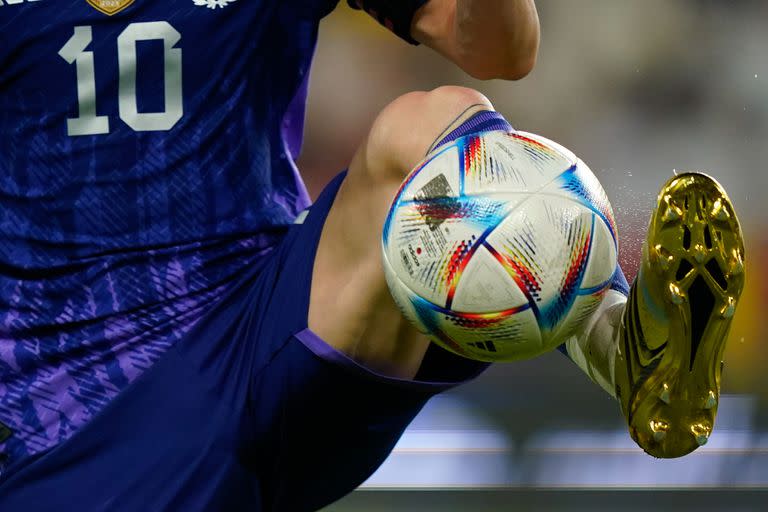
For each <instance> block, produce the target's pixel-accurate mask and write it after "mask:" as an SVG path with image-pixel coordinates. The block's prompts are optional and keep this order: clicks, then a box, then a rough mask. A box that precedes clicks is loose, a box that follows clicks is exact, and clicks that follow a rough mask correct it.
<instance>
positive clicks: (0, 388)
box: [0, 0, 337, 468]
mask: <svg viewBox="0 0 768 512" xmlns="http://www.w3.org/2000/svg"><path fill="white" fill-rule="evenodd" d="M336 2H337V0H294V1H283V0H280V1H278V0H162V1H158V0H155V1H153V0H26V1H25V0H0V453H3V454H4V457H5V460H0V467H1V466H4V467H6V468H7V467H13V466H14V465H18V464H22V463H23V462H24V461H25V459H27V458H30V457H32V456H34V455H35V454H37V453H41V452H43V451H45V450H46V449H49V448H51V447H54V446H57V445H59V444H60V443H62V442H63V441H65V440H67V439H69V438H70V437H71V436H72V435H73V434H74V433H76V432H77V431H79V430H80V429H82V427H83V426H84V425H86V424H87V423H88V422H89V421H91V419H92V418H94V417H95V416H96V415H97V414H98V413H99V412H100V411H102V410H103V409H104V408H105V406H106V405H107V404H109V403H110V402H111V401H112V400H113V399H114V398H115V397H116V396H117V395H118V394H119V393H120V392H121V390H123V389H125V388H126V387H127V386H128V385H129V384H130V383H132V382H134V381H135V380H136V379H137V378H138V377H139V376H140V375H142V373H144V372H146V371H147V370H148V369H149V368H151V367H152V366H153V365H154V363H155V362H156V361H157V360H158V359H159V358H160V356H161V355H163V354H164V353H166V352H167V350H168V349H169V347H171V346H173V345H174V343H175V342H176V340H178V339H180V338H181V337H183V336H184V335H185V333H187V332H188V331H189V330H190V329H192V328H193V326H194V325H195V323H196V322H197V321H198V320H199V318H200V317H201V316H202V315H203V312H204V311H205V310H206V307H207V305H209V304H211V303H213V302H215V301H217V300H218V299H219V298H220V297H222V296H223V295H224V294H225V293H227V291H228V290H229V288H230V287H231V284H232V283H233V282H234V281H236V279H237V277H238V276H239V275H240V274H242V272H243V270H244V269H246V268H249V267H251V266H252V265H254V264H256V263H257V262H258V261H259V260H260V259H261V258H262V257H263V256H264V254H266V253H268V252H269V251H270V249H271V247H272V246H273V245H274V243H275V239H276V237H278V236H279V235H280V234H281V233H282V232H283V231H284V230H285V227H286V225H287V224H289V223H291V222H292V220H293V219H294V217H295V216H296V214H297V212H299V211H300V210H302V209H304V208H305V207H306V206H307V204H308V202H309V201H308V197H307V194H306V191H305V189H304V186H303V184H302V182H301V180H300V178H299V176H298V174H297V171H296V168H295V166H294V164H293V158H294V156H295V155H296V153H297V151H298V149H299V145H300V141H301V131H302V123H303V115H304V112H303V109H304V102H305V96H306V84H307V76H308V71H309V65H310V60H311V56H312V52H313V50H314V45H315V41H316V35H317V27H318V22H319V20H320V18H321V17H323V16H324V15H325V14H327V13H328V12H330V11H331V10H332V9H333V7H334V6H335V4H336Z"/></svg>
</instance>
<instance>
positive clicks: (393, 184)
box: [309, 86, 493, 378]
mask: <svg viewBox="0 0 768 512" xmlns="http://www.w3.org/2000/svg"><path fill="white" fill-rule="evenodd" d="M492 108H493V107H492V106H491V104H490V102H489V101H488V100H487V99H486V98H485V97H484V96H483V95H482V94H480V93H478V92H477V91H474V90H472V89H467V88H463V87H450V86H449V87H440V88H438V89H435V90H433V91H430V92H413V93H409V94H406V95H404V96H401V97H399V98H398V99H396V100H395V101H393V102H392V103H391V104H389V105H388V106H387V107H386V108H385V109H384V110H383V111H382V112H381V113H380V114H379V116H378V117H377V119H376V120H375V122H374V124H373V126H372V128H371V130H370V132H369V134H368V136H367V137H366V139H365V141H364V142H363V143H362V144H361V146H360V147H359V148H358V150H357V152H356V153H355V155H354V157H353V159H352V162H351V164H350V166H349V170H348V174H347V176H346V178H345V181H344V183H343V185H342V187H341V189H340V190H339V193H338V195H337V197H336V200H335V202H334V205H333V207H332V209H331V211H330V213H329V215H328V218H327V220H326V223H325V226H324V228H323V233H322V237H321V240H320V244H319V247H318V251H317V255H316V258H315V263H314V270H313V280H312V293H311V302H310V312H309V327H310V328H311V329H312V330H313V331H314V332H316V333H317V334H318V335H319V336H320V337H322V338H323V339H324V340H325V341H326V342H327V343H329V344H330V345H332V346H333V347H334V348H336V349H337V350H340V351H341V352H343V353H345V354H347V355H348V356H350V357H352V358H354V359H355V360H356V361H357V362H359V363H362V364H364V365H365V366H367V367H368V368H370V369H372V370H374V371H378V372H381V373H384V374H386V375H389V376H395V377H404V378H412V377H413V376H414V375H415V374H416V372H417V370H418V369H419V366H420V364H421V360H422V358H423V356H424V353H425V352H426V349H427V347H428V345H429V341H428V340H427V339H426V337H424V336H423V335H421V334H419V333H418V332H417V331H416V330H415V329H414V328H413V327H412V326H411V325H410V324H408V322H407V321H406V320H405V319H404V318H403V317H402V315H401V313H400V311H399V309H398V308H397V306H396V305H395V303H394V301H393V300H392V297H391V295H390V293H389V290H388V288H387V284H386V282H385V279H384V272H383V268H382V264H381V232H382V226H383V224H384V219H385V217H386V214H387V211H388V210H389V207H390V205H391V202H392V198H393V197H394V196H395V194H396V192H397V190H398V188H399V187H400V185H401V183H402V181H403V178H404V177H405V176H406V175H407V174H408V172H410V170H411V169H412V168H413V167H415V166H416V164H418V163H419V161H421V160H422V159H423V158H424V157H425V156H426V155H427V154H428V153H429V152H430V150H431V149H432V148H433V147H434V146H435V145H436V144H438V143H439V142H440V141H441V140H442V139H443V138H444V137H445V136H446V135H449V134H450V133H451V132H452V131H454V130H455V129H456V128H457V127H460V126H461V125H462V123H464V122H465V121H466V120H467V119H470V118H472V116H473V115H475V114H477V113H478V112H482V111H489V110H492Z"/></svg>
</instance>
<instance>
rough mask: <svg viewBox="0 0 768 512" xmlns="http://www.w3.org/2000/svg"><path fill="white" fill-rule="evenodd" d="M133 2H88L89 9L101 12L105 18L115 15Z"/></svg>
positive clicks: (125, 0) (89, 0) (131, 0)
mask: <svg viewBox="0 0 768 512" xmlns="http://www.w3.org/2000/svg"><path fill="white" fill-rule="evenodd" d="M133 2H134V0H88V3H89V4H91V7H93V8H94V9H96V10H97V11H99V12H103V13H104V14H106V15H107V16H112V15H113V14H117V13H118V12H120V11H122V10H123V9H125V8H126V7H128V6H129V5H131V4H132V3H133Z"/></svg>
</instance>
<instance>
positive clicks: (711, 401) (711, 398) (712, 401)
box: [704, 391, 717, 409]
mask: <svg viewBox="0 0 768 512" xmlns="http://www.w3.org/2000/svg"><path fill="white" fill-rule="evenodd" d="M715 405H717V397H716V396H715V392H714V391H710V392H709V395H708V396H707V400H706V402H704V408H705V409H711V408H713V407H714V406H715Z"/></svg>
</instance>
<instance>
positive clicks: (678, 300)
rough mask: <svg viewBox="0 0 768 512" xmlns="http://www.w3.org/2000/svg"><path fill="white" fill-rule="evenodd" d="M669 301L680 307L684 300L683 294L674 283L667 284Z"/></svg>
mask: <svg viewBox="0 0 768 512" xmlns="http://www.w3.org/2000/svg"><path fill="white" fill-rule="evenodd" d="M669 300H670V301H671V302H672V304H675V305H680V304H682V303H683V301H684V300H685V297H684V296H683V292H682V291H681V290H680V288H679V287H678V286H677V285H676V284H675V283H669Z"/></svg>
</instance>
